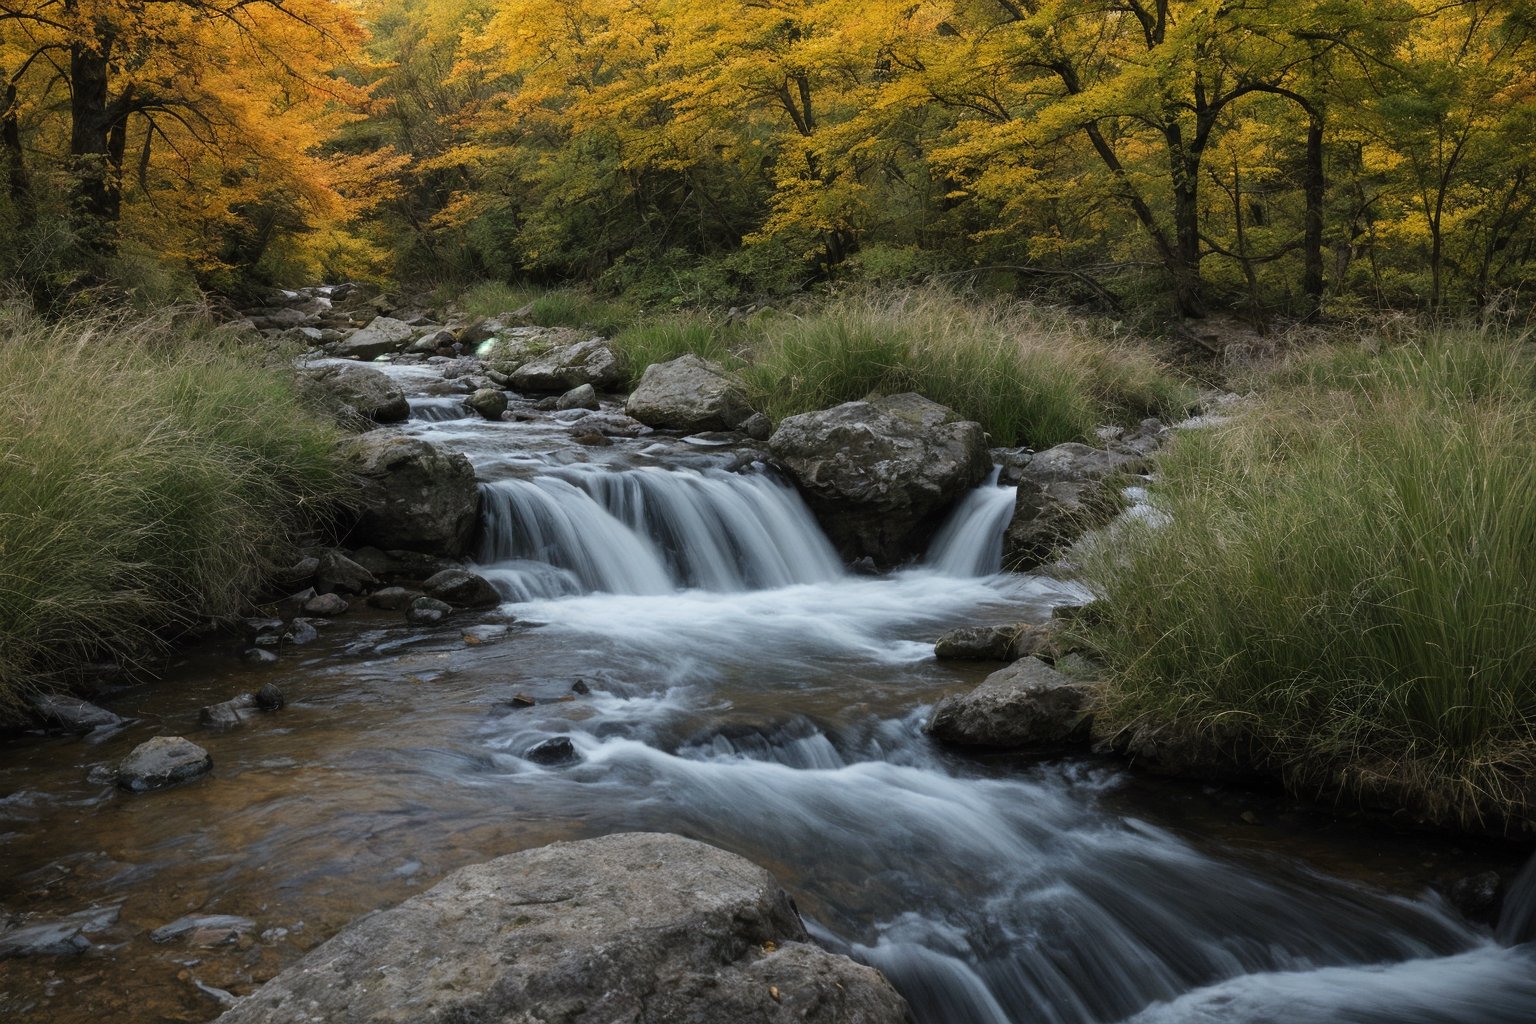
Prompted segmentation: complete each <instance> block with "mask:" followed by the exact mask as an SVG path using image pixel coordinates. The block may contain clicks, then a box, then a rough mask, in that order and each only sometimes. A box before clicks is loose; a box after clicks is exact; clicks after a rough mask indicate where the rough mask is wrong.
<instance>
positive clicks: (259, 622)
mask: <svg viewBox="0 0 1536 1024" xmlns="http://www.w3.org/2000/svg"><path fill="white" fill-rule="evenodd" d="M242 625H243V626H244V633H245V640H246V642H247V643H253V644H256V645H257V646H260V647H268V646H271V645H273V644H276V643H277V641H278V639H279V638H280V637H281V636H282V635H283V620H282V619H279V618H274V617H271V616H260V617H252V618H248V619H246V620H244V622H243V623H242Z"/></svg>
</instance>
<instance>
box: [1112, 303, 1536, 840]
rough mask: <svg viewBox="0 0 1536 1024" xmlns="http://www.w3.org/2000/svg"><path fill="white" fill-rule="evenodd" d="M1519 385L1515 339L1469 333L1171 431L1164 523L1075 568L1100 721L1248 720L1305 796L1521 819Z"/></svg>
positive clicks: (1529, 768)
mask: <svg viewBox="0 0 1536 1024" xmlns="http://www.w3.org/2000/svg"><path fill="white" fill-rule="evenodd" d="M1533 368H1536V364H1533V353H1532V351H1531V348H1530V345H1529V344H1528V343H1524V342H1516V341H1511V340H1508V339H1492V338H1486V337H1482V336H1480V335H1477V334H1475V333H1471V332H1439V333H1431V334H1428V335H1426V336H1424V337H1422V338H1420V339H1418V340H1417V341H1416V342H1415V343H1413V344H1409V345H1399V346H1395V347H1393V348H1391V349H1389V350H1387V351H1385V352H1380V353H1375V352H1368V351H1361V350H1359V349H1357V348H1348V347H1346V348H1342V349H1330V350H1325V351H1323V352H1321V353H1318V354H1314V355H1311V356H1308V357H1305V358H1302V359H1299V360H1296V361H1293V362H1292V363H1291V364H1289V365H1287V366H1285V367H1282V368H1281V369H1280V370H1279V371H1278V372H1277V373H1276V374H1275V375H1274V380H1275V381H1276V384H1277V386H1276V388H1275V390H1274V391H1273V392H1272V393H1271V394H1270V395H1269V396H1268V397H1267V398H1266V399H1265V400H1263V401H1261V402H1258V403H1257V404H1256V405H1255V407H1253V408H1252V409H1250V410H1248V411H1246V412H1245V413H1243V414H1242V415H1240V416H1239V417H1237V418H1236V419H1235V420H1234V421H1233V422H1231V423H1229V424H1227V425H1225V426H1223V427H1220V428H1216V429H1210V430H1205V431H1199V432H1191V433H1186V434H1184V435H1183V436H1181V437H1180V438H1179V439H1178V441H1177V442H1176V443H1175V444H1174V446H1173V447H1172V448H1171V450H1169V451H1167V452H1166V453H1165V455H1164V456H1163V457H1162V458H1161V459H1160V460H1159V473H1160V476H1159V479H1158V482H1157V484H1156V486H1155V489H1154V495H1155V500H1156V502H1157V503H1158V505H1159V506H1160V507H1161V508H1162V510H1163V511H1165V512H1166V513H1167V514H1168V516H1169V519H1168V521H1167V522H1166V523H1164V524H1162V525H1147V524H1145V523H1143V524H1130V525H1128V526H1127V528H1125V529H1124V530H1122V531H1119V532H1117V533H1116V535H1115V543H1114V544H1112V545H1110V544H1105V545H1099V546H1097V548H1095V549H1094V550H1093V551H1091V552H1090V554H1089V557H1088V558H1087V560H1086V565H1085V571H1086V573H1087V576H1088V580H1089V582H1090V584H1091V585H1092V586H1093V588H1094V589H1095V590H1096V591H1097V592H1098V593H1099V594H1100V595H1101V597H1102V601H1103V609H1104V615H1103V623H1104V624H1103V626H1102V627H1100V628H1091V629H1089V631H1088V632H1087V639H1088V640H1089V641H1090V643H1091V644H1092V645H1093V646H1094V648H1095V649H1096V650H1097V652H1098V654H1099V655H1100V657H1102V658H1103V659H1104V660H1105V661H1106V662H1107V663H1108V664H1109V666H1110V667H1111V672H1112V677H1113V681H1112V690H1111V697H1110V698H1109V700H1108V702H1107V707H1106V709H1105V710H1106V714H1107V716H1108V718H1109V719H1110V720H1112V721H1114V722H1118V723H1126V722H1130V721H1134V720H1135V719H1137V718H1139V717H1141V716H1147V715H1150V716H1152V717H1154V718H1158V719H1173V720H1175V721H1178V722H1182V723H1184V724H1186V725H1188V726H1190V727H1193V728H1201V727H1204V726H1208V725H1210V724H1212V723H1214V722H1216V721H1218V720H1221V721H1223V722H1225V723H1226V724H1228V725H1230V724H1232V723H1234V722H1241V723H1243V724H1245V725H1246V726H1247V729H1248V732H1249V733H1250V734H1251V735H1252V737H1253V738H1254V740H1255V741H1256V742H1257V744H1258V747H1259V749H1260V750H1261V751H1263V752H1264V757H1265V758H1266V759H1267V760H1269V761H1270V763H1271V764H1273V765H1278V766H1281V767H1282V769H1283V772H1284V774H1285V775H1286V776H1287V777H1288V778H1289V779H1290V781H1291V782H1292V784H1293V785H1295V786H1297V787H1299V788H1308V789H1313V790H1315V789H1317V788H1324V789H1332V790H1335V791H1337V790H1340V789H1343V790H1349V789H1350V788H1351V787H1352V786H1356V785H1359V786H1364V787H1366V788H1370V787H1372V786H1376V785H1378V784H1380V785H1381V786H1384V787H1385V789H1386V791H1390V792H1395V793H1399V794H1407V795H1408V797H1410V798H1411V799H1412V801H1413V802H1414V803H1415V805H1416V806H1417V809H1419V810H1420V811H1422V812H1424V813H1427V814H1431V815H1433V816H1435V817H1438V818H1441V819H1445V820H1457V821H1460V822H1462V823H1473V822H1476V821H1478V820H1480V819H1484V818H1494V819H1497V818H1499V817H1505V816H1508V815H1509V814H1511V813H1517V814H1528V813H1530V811H1531V808H1530V807H1529V806H1526V805H1525V804H1524V801H1527V800H1529V799H1530V797H1529V794H1528V782H1529V780H1530V778H1531V776H1532V773H1533V771H1536V591H1533V582H1532V581H1536V459H1532V457H1531V438H1532V436H1533V431H1536V393H1533V390H1532V382H1533V379H1536V378H1533Z"/></svg>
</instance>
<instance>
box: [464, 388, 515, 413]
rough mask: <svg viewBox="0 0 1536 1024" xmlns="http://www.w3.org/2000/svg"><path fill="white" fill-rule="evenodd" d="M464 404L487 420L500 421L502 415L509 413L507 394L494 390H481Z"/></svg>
mask: <svg viewBox="0 0 1536 1024" xmlns="http://www.w3.org/2000/svg"><path fill="white" fill-rule="evenodd" d="M464 404H465V405H467V406H469V407H470V408H471V409H473V410H475V412H477V413H479V414H480V415H481V416H482V417H483V418H485V419H488V420H499V419H501V414H502V413H504V412H506V411H507V393H506V392H505V391H499V390H495V389H492V388H481V389H480V390H478V391H476V392H475V393H474V394H472V395H470V396H469V397H468V398H467V399H465V400H464Z"/></svg>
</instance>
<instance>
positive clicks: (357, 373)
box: [306, 363, 411, 425]
mask: <svg viewBox="0 0 1536 1024" xmlns="http://www.w3.org/2000/svg"><path fill="white" fill-rule="evenodd" d="M306 372H307V374H308V376H309V378H310V379H311V380H313V381H314V382H315V383H317V384H319V385H320V386H321V387H322V388H324V389H325V390H326V391H327V392H329V393H330V395H331V397H332V398H333V399H334V400H335V401H336V402H337V403H338V404H339V409H338V412H341V413H342V414H343V418H345V417H346V416H352V417H355V418H357V419H360V420H369V421H372V422H374V423H399V422H402V421H403V420H405V419H407V418H408V417H409V416H410V415H411V405H410V403H409V402H407V401H406V398H405V392H403V391H401V390H400V387H399V385H397V384H395V382H394V381H392V380H390V379H389V377H388V376H387V375H386V374H384V373H382V372H381V371H379V370H375V369H373V368H372V367H369V366H359V365H355V364H346V363H342V364H336V363H331V364H327V365H324V366H317V367H313V368H311V369H309V370H308V371H306ZM364 425H366V424H364Z"/></svg>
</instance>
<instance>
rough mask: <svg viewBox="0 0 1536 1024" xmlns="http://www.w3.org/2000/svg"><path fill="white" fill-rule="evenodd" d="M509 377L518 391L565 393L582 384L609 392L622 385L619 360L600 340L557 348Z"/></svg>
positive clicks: (521, 367)
mask: <svg viewBox="0 0 1536 1024" xmlns="http://www.w3.org/2000/svg"><path fill="white" fill-rule="evenodd" d="M510 376H511V379H512V386H513V387H514V388H516V389H517V390H519V391H546V392H547V391H556V392H565V391H569V390H571V389H572V388H577V387H580V386H581V385H583V384H590V385H592V386H593V387H594V388H600V389H602V390H604V391H611V390H613V389H614V388H616V387H618V386H619V385H621V384H622V383H623V382H624V370H623V367H622V366H620V364H619V357H618V356H616V355H614V353H613V349H612V348H610V347H609V345H608V342H606V341H604V340H603V339H602V338H591V339H589V340H587V341H580V342H577V343H576V344H574V345H557V346H555V347H553V348H551V349H549V350H548V351H546V352H544V353H542V354H540V355H536V356H534V357H533V358H531V359H528V360H526V361H524V362H523V363H522V364H521V365H519V366H518V367H517V369H515V370H513V371H512V372H511V374H510Z"/></svg>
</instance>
